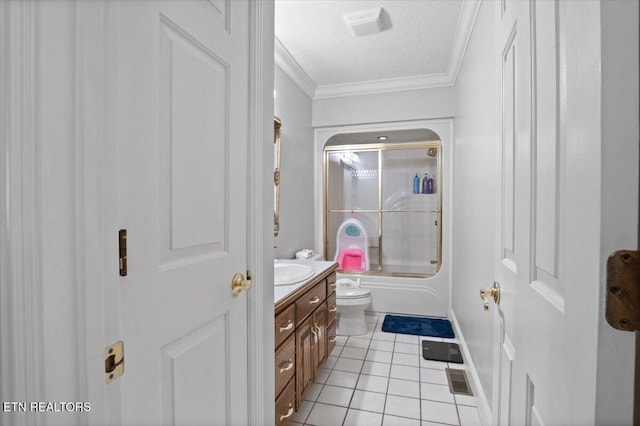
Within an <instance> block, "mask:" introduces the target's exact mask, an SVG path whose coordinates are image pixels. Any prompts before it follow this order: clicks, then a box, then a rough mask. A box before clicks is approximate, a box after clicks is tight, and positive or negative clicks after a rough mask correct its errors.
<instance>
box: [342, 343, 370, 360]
mask: <svg viewBox="0 0 640 426" xmlns="http://www.w3.org/2000/svg"><path fill="white" fill-rule="evenodd" d="M366 356H367V350H366V349H364V348H352V347H350V346H345V348H344V349H343V350H342V353H341V354H340V358H353V359H364V358H365V357H366Z"/></svg>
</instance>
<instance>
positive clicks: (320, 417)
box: [306, 403, 347, 426]
mask: <svg viewBox="0 0 640 426" xmlns="http://www.w3.org/2000/svg"><path fill="white" fill-rule="evenodd" d="M346 414H347V408H346V407H336V406H334V405H326V404H319V403H316V405H314V406H313V409H312V410H311V413H310V414H309V417H307V420H306V424H308V425H315V426H326V425H341V424H342V422H343V421H344V418H345V416H346Z"/></svg>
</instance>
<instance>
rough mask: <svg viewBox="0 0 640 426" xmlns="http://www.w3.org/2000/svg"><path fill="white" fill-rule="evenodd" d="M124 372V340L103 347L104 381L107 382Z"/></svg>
mask: <svg viewBox="0 0 640 426" xmlns="http://www.w3.org/2000/svg"><path fill="white" fill-rule="evenodd" d="M123 374H124V342H122V341H119V342H116V343H114V344H113V345H111V346H109V347H107V348H104V381H105V382H106V383H109V382H111V381H113V380H115V379H117V378H118V377H120V376H122V375H123Z"/></svg>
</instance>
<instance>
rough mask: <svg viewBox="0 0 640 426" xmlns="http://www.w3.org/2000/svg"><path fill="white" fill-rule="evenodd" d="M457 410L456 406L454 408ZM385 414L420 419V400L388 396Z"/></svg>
mask: <svg viewBox="0 0 640 426" xmlns="http://www.w3.org/2000/svg"><path fill="white" fill-rule="evenodd" d="M453 408H454V409H455V406H453ZM384 414H385V415H387V414H389V415H391V416H400V417H409V418H412V419H420V400H419V399H415V398H407V397H404V396H396V395H387V403H386V404H385V406H384Z"/></svg>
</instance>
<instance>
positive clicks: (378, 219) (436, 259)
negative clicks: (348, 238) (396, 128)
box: [324, 141, 442, 277]
mask: <svg viewBox="0 0 640 426" xmlns="http://www.w3.org/2000/svg"><path fill="white" fill-rule="evenodd" d="M440 148H441V146H440V142H439V141H438V142H433V141H430V142H412V143H385V144H366V145H334V146H327V147H326V148H325V227H324V229H325V258H327V259H334V258H335V257H336V232H337V230H338V228H339V227H340V225H341V224H342V222H343V221H345V220H346V219H348V218H350V217H354V218H356V219H358V220H359V221H360V222H362V224H363V225H364V227H365V229H366V233H367V236H368V240H369V260H370V268H369V271H366V273H376V274H388V275H402V276H420V277H423V276H430V275H433V274H435V273H436V272H437V271H438V269H439V267H440V263H441V235H442V232H441V222H442V220H441V217H442V212H441V205H442V202H441V198H442V197H441V191H440V187H441V149H440ZM416 175H417V181H418V184H417V191H416V188H415V186H416V185H414V183H415V182H414V181H415V180H416ZM416 192H417V193H416ZM362 272H363V271H360V273H362Z"/></svg>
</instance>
